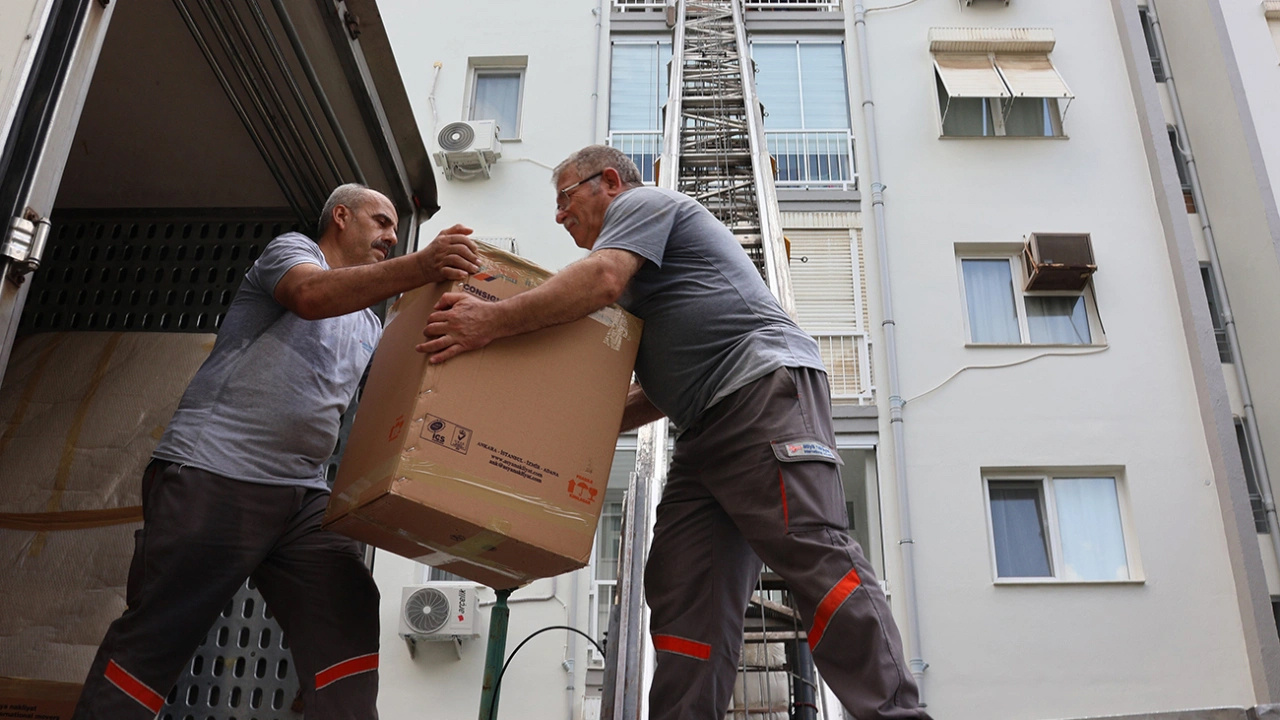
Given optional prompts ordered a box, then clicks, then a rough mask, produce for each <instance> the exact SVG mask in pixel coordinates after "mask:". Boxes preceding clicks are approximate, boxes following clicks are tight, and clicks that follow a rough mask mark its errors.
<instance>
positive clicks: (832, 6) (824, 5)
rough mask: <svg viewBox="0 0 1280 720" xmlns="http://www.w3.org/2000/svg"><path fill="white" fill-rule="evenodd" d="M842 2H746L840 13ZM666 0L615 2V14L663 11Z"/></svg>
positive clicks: (764, 6) (749, 6) (767, 7)
mask: <svg viewBox="0 0 1280 720" xmlns="http://www.w3.org/2000/svg"><path fill="white" fill-rule="evenodd" d="M840 4H841V0H746V8H747V9H748V10H828V11H833V12H834V11H839V10H840ZM665 7H666V2H664V0H613V9H614V11H615V12H636V11H642V10H662V9H663V8H665Z"/></svg>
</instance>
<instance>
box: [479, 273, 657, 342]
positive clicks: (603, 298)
mask: <svg viewBox="0 0 1280 720" xmlns="http://www.w3.org/2000/svg"><path fill="white" fill-rule="evenodd" d="M632 272H634V271H632ZM631 274H632V273H629V272H626V271H625V269H622V270H619V269H618V268H616V267H614V266H613V265H612V264H611V263H608V262H606V261H605V259H604V258H601V257H596V256H588V257H587V258H584V259H583V260H580V261H579V262H576V263H574V264H572V265H570V266H568V267H566V268H565V269H564V270H561V271H560V272H559V273H556V274H555V275H553V276H551V278H550V279H548V280H547V281H546V282H545V283H543V284H541V285H539V286H538V287H536V288H533V289H532V290H529V291H528V292H523V293H520V294H519V295H515V296H512V297H510V298H507V299H506V300H502V301H500V302H499V303H498V307H499V308H500V309H501V311H500V312H499V313H498V314H497V318H498V319H497V323H498V327H497V328H496V330H497V331H498V336H499V337H508V336H511V335H520V334H522V333H527V332H533V331H534V330H541V329H542V328H544V327H551V326H552V325H563V324H565V323H570V322H573V321H574V320H577V319H579V318H583V317H586V316H587V315H590V314H591V313H593V312H595V311H596V310H599V309H600V308H602V307H606V306H608V305H611V304H613V303H614V302H616V301H617V299H618V297H619V296H620V295H621V294H622V290H623V289H624V288H625V287H626V284H627V282H628V281H629V280H630V279H631Z"/></svg>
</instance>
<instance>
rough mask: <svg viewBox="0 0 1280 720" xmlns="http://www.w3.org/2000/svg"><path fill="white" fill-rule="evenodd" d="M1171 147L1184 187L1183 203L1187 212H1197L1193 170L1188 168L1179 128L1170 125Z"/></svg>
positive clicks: (1179, 177) (1174, 162)
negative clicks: (1192, 187)
mask: <svg viewBox="0 0 1280 720" xmlns="http://www.w3.org/2000/svg"><path fill="white" fill-rule="evenodd" d="M1168 128H1169V147H1170V148H1171V149H1172V150H1173V164H1174V167H1176V168H1177V169H1178V182H1179V183H1180V184H1181V185H1182V203H1183V205H1185V206H1186V207H1187V212H1189V213H1193V212H1195V211H1196V199H1195V193H1194V192H1192V190H1191V169H1190V168H1189V167H1187V156H1186V154H1185V153H1183V152H1182V143H1181V142H1179V140H1178V128H1176V127H1174V126H1173V125H1169V126H1168Z"/></svg>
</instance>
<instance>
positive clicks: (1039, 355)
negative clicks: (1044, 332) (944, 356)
mask: <svg viewBox="0 0 1280 720" xmlns="http://www.w3.org/2000/svg"><path fill="white" fill-rule="evenodd" d="M1110 347H1111V346H1110V345H1103V346H1102V347H1096V348H1094V349H1092V350H1083V351H1074V352H1042V353H1037V354H1035V355H1032V356H1030V357H1024V358H1021V359H1018V360H1014V361H1012V362H1007V363H997V364H995V365H965V366H964V367H962V368H960V369H959V370H956V371H955V372H953V373H951V375H950V376H948V377H947V379H946V380H943V381H942V382H940V383H938V384H937V385H934V386H933V387H931V388H929V389H928V390H925V391H924V392H922V393H920V394H919V395H916V396H914V397H910V398H907V399H906V400H903V401H902V404H903V405H906V404H907V403H909V402H914V401H916V400H919V399H920V398H922V397H924V396H925V395H928V394H929V393H931V392H933V391H934V390H937V389H938V388H940V387H942V386H943V385H946V384H947V383H949V382H951V381H952V380H954V379H955V378H956V377H958V376H959V375H960V373H962V372H964V371H965V370H995V369H999V368H1009V367H1014V366H1015V365H1022V364H1023V363H1029V362H1031V361H1032V360H1039V359H1040V358H1042V357H1072V356H1075V355H1093V354H1096V353H1100V352H1104V351H1106V350H1108V349H1109V348H1110Z"/></svg>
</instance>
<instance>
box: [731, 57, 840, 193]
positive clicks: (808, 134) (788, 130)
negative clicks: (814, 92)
mask: <svg viewBox="0 0 1280 720" xmlns="http://www.w3.org/2000/svg"><path fill="white" fill-rule="evenodd" d="M748 45H749V49H750V52H751V54H752V62H755V48H756V47H757V46H760V45H777V46H789V47H791V48H793V49H794V50H795V53H796V95H797V97H798V98H799V112H800V124H799V126H798V127H781V128H779V127H772V128H770V127H766V128H765V139H766V141H768V143H770V147H771V148H772V150H771V151H772V152H773V153H774V154H775V155H777V154H780V153H781V152H782V150H781V149H780V148H779V146H777V145H774V144H773V143H775V142H777V143H782V144H785V143H788V142H791V143H794V142H795V140H787V139H786V138H787V137H788V136H789V137H791V138H796V137H799V138H800V139H801V142H802V143H805V144H806V146H807V144H808V143H810V142H813V143H816V144H817V145H819V146H825V145H826V143H825V142H824V141H821V140H806V139H805V138H817V137H820V136H828V137H830V136H841V135H843V137H844V140H843V141H842V142H840V141H837V142H840V144H841V145H846V144H847V148H844V149H845V150H846V151H845V152H841V153H839V154H838V157H839V158H840V159H841V160H842V161H844V162H847V163H848V174H849V177H847V178H844V179H825V180H824V179H806V178H802V179H796V180H790V181H782V180H780V181H778V183H779V186H784V185H785V186H788V187H837V188H840V189H848V190H852V189H856V188H857V187H858V165H857V155H856V154H855V153H854V135H853V108H852V106H851V105H850V98H851V97H852V93H851V92H850V90H849V62H848V48H846V47H845V40H844V39H843V38H836V37H827V36H814V35H789V34H788V35H784V34H779V35H753V36H752V37H751V38H750V40H749V42H748ZM818 45H823V46H832V47H836V48H838V49H839V50H840V59H841V71H842V72H843V74H844V85H843V90H844V103H843V104H842V105H841V108H842V109H843V111H844V116H845V119H846V124H847V125H848V127H842V128H841V127H809V126H808V125H807V124H806V122H805V95H804V66H803V64H802V63H801V62H800V49H801V46H810V47H812V46H818ZM765 111H766V112H768V108H767V107H766V108H765ZM767 122H768V121H767V120H766V123H767ZM800 155H803V156H805V157H813V156H817V157H822V156H823V155H828V154H825V153H818V152H814V153H800ZM830 155H835V154H834V153H833V154H830Z"/></svg>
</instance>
